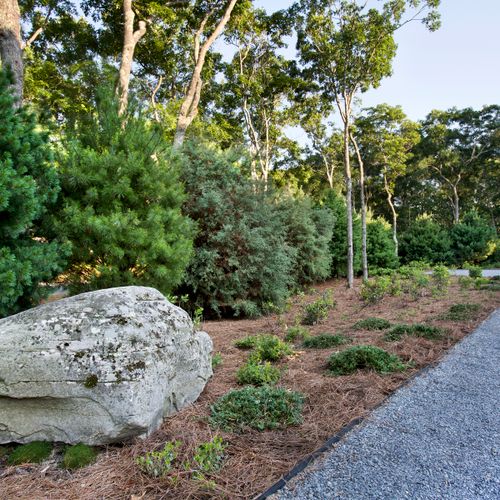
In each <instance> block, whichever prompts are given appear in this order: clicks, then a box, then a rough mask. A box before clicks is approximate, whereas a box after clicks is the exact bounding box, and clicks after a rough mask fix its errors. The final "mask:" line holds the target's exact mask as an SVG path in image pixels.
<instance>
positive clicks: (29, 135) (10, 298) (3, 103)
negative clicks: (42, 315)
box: [0, 69, 66, 317]
mask: <svg viewBox="0 0 500 500" xmlns="http://www.w3.org/2000/svg"><path fill="white" fill-rule="evenodd" d="M9 84H10V74H8V73H7V72H6V71H4V70H1V69H0V283H1V293H0V317H3V316H8V315H9V314H14V313H16V312H19V311H20V310H22V309H26V308H28V307H31V306H34V305H37V303H38V302H39V300H40V298H42V296H43V291H44V288H43V287H41V286H40V282H42V281H49V280H51V279H52V278H53V277H54V276H56V275H57V274H58V273H59V272H60V271H61V270H62V264H63V260H64V256H65V254H66V249H65V248H64V247H63V246H61V245H60V243H58V242H57V241H56V239H55V238H54V237H53V232H52V230H51V229H52V228H51V227H50V224H49V221H48V219H47V215H48V211H49V209H52V207H53V206H54V203H55V201H56V199H57V196H58V192H59V181H58V176H57V172H56V169H55V168H54V162H53V156H52V152H51V149H50V147H49V144H48V139H47V136H46V135H45V134H44V133H42V132H40V131H39V130H38V129H37V124H36V121H35V117H34V115H32V114H30V113H29V112H28V111H27V110H26V109H25V108H23V107H21V108H19V109H15V108H14V99H13V97H12V96H11V94H10V90H9Z"/></svg>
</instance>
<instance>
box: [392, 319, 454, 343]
mask: <svg viewBox="0 0 500 500" xmlns="http://www.w3.org/2000/svg"><path fill="white" fill-rule="evenodd" d="M444 333H445V332H444V330H443V329H442V328H439V327H437V326H430V325H423V324H419V323H416V324H414V325H405V324H401V325H395V326H393V327H392V328H391V329H390V330H389V331H388V332H387V333H386V334H385V335H384V340H387V341H388V342H393V341H396V340H400V339H401V337H403V336H404V335H413V336H415V337H422V338H424V339H428V340H439V339H441V338H443V335H444Z"/></svg>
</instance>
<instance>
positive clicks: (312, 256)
mask: <svg viewBox="0 0 500 500" xmlns="http://www.w3.org/2000/svg"><path fill="white" fill-rule="evenodd" d="M279 208H280V210H281V215H282V224H283V226H284V227H286V230H287V234H286V243H287V244H288V245H289V246H290V247H291V248H294V249H295V251H296V255H295V258H294V265H293V269H292V273H293V283H294V284H295V286H300V285H308V284H311V283H317V282H319V281H323V280H325V279H327V278H328V277H330V275H331V254H330V242H331V239H332V234H333V226H334V222H335V219H334V217H333V214H332V212H331V211H330V210H329V209H328V208H326V207H325V208H314V207H313V206H312V203H311V200H310V199H309V198H305V197H297V198H295V199H294V198H292V197H291V196H286V197H282V198H281V199H280V203H279Z"/></svg>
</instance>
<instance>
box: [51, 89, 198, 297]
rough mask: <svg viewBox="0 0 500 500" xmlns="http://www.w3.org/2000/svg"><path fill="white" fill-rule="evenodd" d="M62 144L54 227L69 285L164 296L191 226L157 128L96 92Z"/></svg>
mask: <svg viewBox="0 0 500 500" xmlns="http://www.w3.org/2000/svg"><path fill="white" fill-rule="evenodd" d="M64 145H65V152H64V153H63V154H61V158H60V163H61V168H60V172H61V185H62V192H63V197H62V205H61V208H60V212H59V214H58V217H57V219H58V220H57V225H58V230H59V231H60V233H61V234H63V235H64V236H65V237H66V238H67V239H68V240H69V241H70V242H71V244H72V259H71V264H72V266H71V269H70V278H71V280H72V281H73V283H74V285H75V286H78V287H80V286H81V287H83V288H89V289H96V288H102V287H111V286H120V285H131V284H135V285H147V286H152V287H155V288H157V289H158V290H160V291H161V292H163V293H166V294H167V293H169V292H170V291H171V290H172V289H173V287H174V286H175V285H177V284H178V283H179V282H180V280H181V277H182V274H183V272H184V270H185V268H186V265H187V263H188V261H189V257H190V255H191V246H192V237H191V234H192V225H191V223H190V222H189V221H188V219H187V218H186V217H184V216H183V215H182V214H181V204H182V202H183V200H184V193H183V189H182V185H181V184H180V182H179V180H178V175H177V169H176V168H175V165H174V164H175V162H174V160H173V159H172V157H171V156H170V153H169V147H168V146H167V144H166V143H165V140H164V139H163V138H162V135H161V132H160V131H159V130H156V129H155V128H154V127H153V126H152V125H151V123H149V122H147V121H146V120H145V119H144V118H142V117H141V116H140V114H139V115H138V114H137V113H135V112H133V110H132V111H131V112H130V113H129V114H128V115H127V116H126V117H119V116H118V112H117V101H116V99H115V98H114V97H113V96H112V95H110V93H109V92H107V91H104V90H103V91H102V92H101V95H99V98H98V100H97V102H96V111H95V113H93V114H91V115H88V116H86V117H84V118H82V119H81V120H79V121H78V122H77V124H76V126H75V128H74V129H73V130H72V131H71V132H70V133H68V135H67V136H66V137H65V139H64Z"/></svg>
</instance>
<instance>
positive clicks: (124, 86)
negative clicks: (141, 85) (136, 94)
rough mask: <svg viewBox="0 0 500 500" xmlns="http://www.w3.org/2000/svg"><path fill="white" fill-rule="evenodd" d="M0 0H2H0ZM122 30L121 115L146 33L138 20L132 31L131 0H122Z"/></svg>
mask: <svg viewBox="0 0 500 500" xmlns="http://www.w3.org/2000/svg"><path fill="white" fill-rule="evenodd" d="M0 1H2V0H0ZM123 16H124V20H125V23H124V32H123V50H122V60H121V64H120V72H119V108H118V113H119V114H120V115H123V113H125V111H126V110H127V106H128V91H129V85H130V73H131V72H132V63H133V61H134V51H135V47H136V45H137V43H138V42H139V40H140V39H141V38H142V37H143V36H144V35H145V33H146V22H145V21H139V29H138V30H137V31H134V18H135V14H134V11H133V10H132V0H123Z"/></svg>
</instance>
